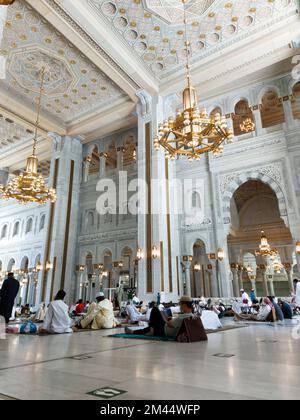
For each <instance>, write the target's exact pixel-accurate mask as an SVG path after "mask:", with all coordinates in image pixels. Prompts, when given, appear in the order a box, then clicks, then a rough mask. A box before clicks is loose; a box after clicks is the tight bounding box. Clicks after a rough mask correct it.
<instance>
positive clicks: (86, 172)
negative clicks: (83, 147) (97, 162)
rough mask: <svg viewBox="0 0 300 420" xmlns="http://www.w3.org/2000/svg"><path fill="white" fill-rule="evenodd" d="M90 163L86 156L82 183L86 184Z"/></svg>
mask: <svg viewBox="0 0 300 420" xmlns="http://www.w3.org/2000/svg"><path fill="white" fill-rule="evenodd" d="M90 163H91V158H90V157H89V156H86V158H85V159H84V161H83V182H88V180H89V171H90Z"/></svg>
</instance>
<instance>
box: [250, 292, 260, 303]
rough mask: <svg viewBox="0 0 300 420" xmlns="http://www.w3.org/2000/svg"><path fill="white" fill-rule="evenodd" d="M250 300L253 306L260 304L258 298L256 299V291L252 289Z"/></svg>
mask: <svg viewBox="0 0 300 420" xmlns="http://www.w3.org/2000/svg"><path fill="white" fill-rule="evenodd" d="M250 299H251V302H252V304H253V305H256V304H257V303H258V300H257V297H256V293H255V290H254V289H251V293H250Z"/></svg>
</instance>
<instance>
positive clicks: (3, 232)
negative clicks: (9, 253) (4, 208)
mask: <svg viewBox="0 0 300 420" xmlns="http://www.w3.org/2000/svg"><path fill="white" fill-rule="evenodd" d="M7 229H8V227H7V225H4V226H3V227H2V230H1V239H4V238H6V236H7Z"/></svg>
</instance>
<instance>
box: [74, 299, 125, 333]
mask: <svg viewBox="0 0 300 420" xmlns="http://www.w3.org/2000/svg"><path fill="white" fill-rule="evenodd" d="M118 325H119V322H118V321H117V320H116V318H115V315H114V307H113V304H112V302H111V301H110V300H109V299H106V298H105V295H104V293H103V292H99V293H98V294H97V295H96V302H93V303H91V304H90V306H89V308H88V311H87V314H86V315H85V316H84V318H83V319H81V320H80V321H78V323H77V324H76V325H75V327H74V331H76V330H79V329H92V330H101V329H110V328H115V327H117V326H118Z"/></svg>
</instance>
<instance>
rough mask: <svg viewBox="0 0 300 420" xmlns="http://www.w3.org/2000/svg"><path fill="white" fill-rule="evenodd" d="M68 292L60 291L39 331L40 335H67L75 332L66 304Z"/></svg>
mask: <svg viewBox="0 0 300 420" xmlns="http://www.w3.org/2000/svg"><path fill="white" fill-rule="evenodd" d="M65 296H66V292H65V291H64V290H60V291H59V292H58V293H57V295H56V297H55V300H54V301H53V302H51V303H50V305H49V307H48V310H47V312H46V316H45V321H44V324H43V325H42V327H41V328H40V330H39V333H40V334H65V333H71V332H73V330H72V328H71V325H72V321H71V318H70V317H69V308H68V306H67V305H66V304H65V303H64V298H65Z"/></svg>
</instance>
